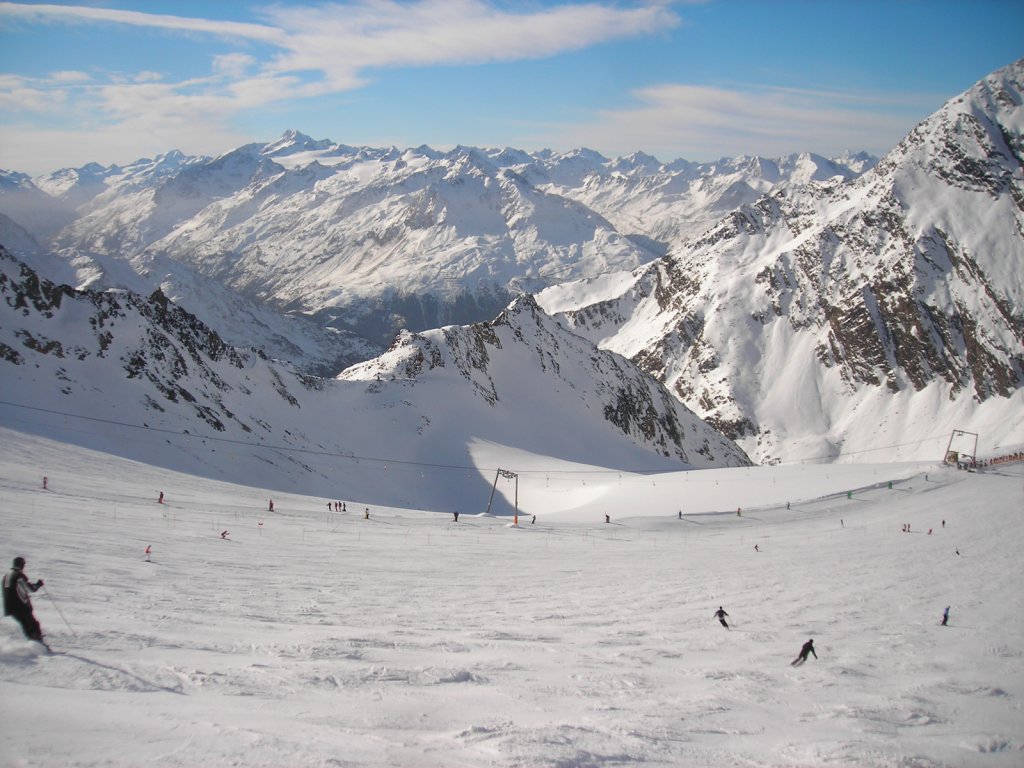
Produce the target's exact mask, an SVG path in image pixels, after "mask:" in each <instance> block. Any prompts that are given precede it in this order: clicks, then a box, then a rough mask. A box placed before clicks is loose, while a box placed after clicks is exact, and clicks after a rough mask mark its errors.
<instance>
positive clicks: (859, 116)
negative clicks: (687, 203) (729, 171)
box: [544, 84, 942, 160]
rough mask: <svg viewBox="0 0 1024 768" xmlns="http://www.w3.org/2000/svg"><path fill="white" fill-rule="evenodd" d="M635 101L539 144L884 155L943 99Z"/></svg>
mask: <svg viewBox="0 0 1024 768" xmlns="http://www.w3.org/2000/svg"><path fill="white" fill-rule="evenodd" d="M634 97H635V98H636V100H637V104H636V105H634V106H629V107H625V108H622V109H619V110H605V111H602V112H601V113H599V114H598V115H597V116H596V117H595V119H594V120H593V121H592V122H588V123H582V124H573V125H563V126H559V127H557V128H556V129H554V130H553V131H551V132H550V133H549V135H548V136H546V137H545V138H544V141H546V142H547V143H550V144H552V145H554V146H564V145H566V142H567V141H568V142H569V143H570V145H576V144H578V143H583V144H585V145H586V146H590V147H594V148H596V149H599V150H601V151H603V152H607V153H611V154H628V153H629V152H633V151H635V150H638V149H642V150H644V151H646V152H650V153H652V154H655V155H657V156H658V157H660V158H661V159H662V160H672V159H675V158H676V157H684V158H686V159H690V160H705V159H714V158H718V157H723V156H734V155H737V154H740V153H741V152H742V153H747V154H759V155H766V156H781V155H786V154H789V153H792V152H801V151H814V152H821V153H825V154H829V153H838V152H841V151H842V150H845V149H854V150H860V149H867V150H869V151H872V152H876V153H883V152H885V151H887V150H888V149H891V148H892V147H893V146H894V145H895V144H896V143H897V142H898V141H899V140H900V139H901V138H902V137H903V136H904V135H905V134H906V133H907V132H908V131H909V130H910V129H911V128H912V127H913V126H914V124H915V123H916V122H918V121H919V120H920V119H922V118H923V117H925V116H927V114H928V113H930V112H931V110H932V109H933V108H935V107H937V106H938V105H940V104H941V103H942V99H941V98H936V100H935V101H934V102H929V103H927V104H926V103H925V102H924V101H922V99H921V97H915V98H913V99H911V98H909V97H908V98H906V99H902V100H898V99H894V97H893V96H892V95H891V94H887V95H873V94H865V93H849V94H845V93H827V92H815V91H800V90H794V89H783V88H773V87H767V86H764V87H760V88H756V87H744V88H735V89H728V88H720V87H710V86H700V85H681V84H665V85H657V86H652V87H649V88H644V89H640V90H638V91H636V92H635V93H634ZM895 105H899V108H895ZM570 137H571V138H570Z"/></svg>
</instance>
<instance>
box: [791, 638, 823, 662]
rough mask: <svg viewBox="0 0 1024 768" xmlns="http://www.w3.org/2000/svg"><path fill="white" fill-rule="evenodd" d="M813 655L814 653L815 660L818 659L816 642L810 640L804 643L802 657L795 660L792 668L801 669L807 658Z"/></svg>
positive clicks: (801, 650)
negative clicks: (815, 649)
mask: <svg viewBox="0 0 1024 768" xmlns="http://www.w3.org/2000/svg"><path fill="white" fill-rule="evenodd" d="M811 653H814V658H818V654H817V653H815V651H814V640H808V641H807V642H806V643H804V645H803V647H802V648H801V649H800V655H799V656H797V657H796V658H795V659H793V661H792V662H791V664H790V666H793V667H799V666H800V665H801V664H803V663H804V662H805V661H807V656H808V654H811Z"/></svg>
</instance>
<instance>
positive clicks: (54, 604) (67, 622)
mask: <svg viewBox="0 0 1024 768" xmlns="http://www.w3.org/2000/svg"><path fill="white" fill-rule="evenodd" d="M43 594H44V595H46V596H47V597H48V598H50V602H51V603H53V607H54V608H56V609H57V613H58V614H60V617H61V618H62V619H64V623H65V624H67V625H68V629H70V630H71V634H72V635H74V636H75V637H78V633H77V632H75V630H74V629H73V628H72V627H71V623H70V622H69V621H68V620H67V618H65V616H64V611H62V610H61V609H60V606H59V605H57V601H56V600H54V599H53V595H51V594H50V590H48V589H47V588H46V585H45V584H43Z"/></svg>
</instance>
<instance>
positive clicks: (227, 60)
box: [213, 53, 256, 77]
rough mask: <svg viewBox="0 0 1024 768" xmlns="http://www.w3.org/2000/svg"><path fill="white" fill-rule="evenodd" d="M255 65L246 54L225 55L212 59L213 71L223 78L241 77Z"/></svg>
mask: <svg viewBox="0 0 1024 768" xmlns="http://www.w3.org/2000/svg"><path fill="white" fill-rule="evenodd" d="M255 64H256V59H255V58H254V57H252V56H250V55H249V54H247V53H225V54H221V55H219V56H214V57H213V71H214V72H215V73H217V74H218V75H223V76H224V77H241V76H242V75H244V74H245V73H246V72H248V71H249V70H250V69H252V67H253V66H255Z"/></svg>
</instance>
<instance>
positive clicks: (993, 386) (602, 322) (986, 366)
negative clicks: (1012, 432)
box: [540, 61, 1024, 461]
mask: <svg viewBox="0 0 1024 768" xmlns="http://www.w3.org/2000/svg"><path fill="white" fill-rule="evenodd" d="M1022 101H1024V61H1020V62H1017V63H1015V64H1014V65H1012V66H1010V67H1007V68H1006V69H1004V70H1001V71H999V72H997V73H995V74H993V75H991V76H990V77H988V78H986V79H985V80H983V81H981V82H980V83H978V84H977V85H976V86H975V87H973V88H971V89H970V90H968V91H967V92H965V93H964V94H962V95H960V96H959V97H957V98H955V99H953V100H951V101H950V102H949V103H948V104H946V105H945V106H944V107H943V108H942V109H940V110H939V111H938V112H937V113H935V114H934V115H932V116H931V117H930V118H929V119H927V120H925V121H924V122H922V123H921V124H920V125H918V126H917V127H916V128H915V129H914V130H913V131H912V132H911V133H910V134H909V135H908V136H907V137H906V138H905V139H904V140H903V141H902V142H901V143H900V144H899V145H898V146H897V147H896V148H895V149H894V150H893V151H892V152H890V153H889V154H888V155H887V156H886V157H885V158H883V159H882V160H881V161H880V162H879V163H878V164H877V166H876V167H874V168H873V169H872V170H870V171H869V172H867V173H865V174H864V175H862V176H861V177H859V178H857V179H854V180H852V181H850V182H842V183H841V182H840V181H839V180H838V179H835V180H832V181H829V182H826V183H823V184H818V185H809V186H804V187H790V188H788V189H780V190H775V191H773V192H770V193H768V194H766V195H764V196H762V197H760V198H759V199H757V200H756V201H755V202H753V203H745V204H743V205H741V206H739V207H738V208H737V209H736V210H734V211H732V212H730V213H728V214H727V215H726V216H724V217H723V218H722V219H721V220H720V221H719V222H718V223H717V224H716V225H715V226H713V227H711V228H710V229H708V230H707V231H706V232H705V233H703V234H702V235H700V236H698V237H691V238H689V239H687V240H686V241H684V242H682V243H680V244H679V245H678V246H677V247H675V248H674V249H673V251H672V252H671V254H669V255H668V256H667V257H666V258H664V259H662V260H660V261H658V262H656V263H654V264H651V265H649V266H647V267H644V268H642V269H640V270H637V271H635V272H634V274H633V275H632V276H631V278H630V279H629V280H627V281H625V282H624V283H619V284H618V285H613V286H600V285H588V284H585V283H580V284H576V285H575V286H570V285H566V286H559V287H556V288H552V289H550V290H549V291H548V292H546V293H544V294H542V295H541V296H540V303H541V305H542V306H543V307H545V309H547V310H548V311H551V312H555V313H561V316H562V317H563V319H564V320H565V321H566V322H567V323H569V324H570V325H571V327H573V328H574V329H575V330H576V331H577V332H580V333H583V334H585V335H587V336H588V337H589V338H591V339H592V340H594V341H596V342H598V343H600V344H601V345H602V346H603V347H606V348H609V349H614V350H616V351H619V352H621V353H622V354H624V355H627V356H628V357H630V358H631V359H633V360H634V361H635V362H637V363H638V364H639V365H640V366H641V367H642V368H644V369H645V370H647V371H649V372H651V373H652V374H654V375H655V376H657V377H658V378H659V379H661V380H662V381H664V382H665V383H666V384H667V385H668V386H670V387H671V388H672V389H673V391H674V392H675V393H676V394H677V396H678V397H679V398H680V399H681V400H682V401H683V402H685V403H687V404H689V405H690V406H691V407H692V408H693V409H694V410H695V411H696V412H697V413H698V414H700V415H702V416H704V417H705V418H706V419H707V420H708V421H709V422H711V423H712V424H715V425H716V426H718V427H720V428H721V429H722V430H723V431H724V432H725V433H726V434H728V435H730V436H732V437H734V438H736V439H737V440H738V441H739V442H740V444H741V445H743V446H744V447H745V448H746V449H747V450H748V452H749V453H750V454H751V455H752V456H753V457H754V458H755V460H760V461H772V460H790V459H793V458H800V457H802V456H806V457H819V456H836V455H840V454H845V455H853V454H856V453H858V452H867V451H869V450H871V449H872V447H877V446H883V445H885V446H898V445H901V444H904V443H907V442H908V441H909V442H914V441H915V440H917V439H919V438H921V437H922V436H923V435H928V436H934V435H941V434H942V432H943V431H945V433H946V434H947V435H948V434H949V432H948V431H947V430H948V429H949V428H956V427H957V426H960V427H965V428H969V425H971V424H975V425H978V428H979V429H987V430H988V434H989V435H990V436H991V435H993V434H999V433H1000V432H1001V431H1005V426H1006V422H1005V420H1004V417H1003V416H1002V409H1003V408H1004V407H1005V404H1010V405H1011V406H1013V407H1017V408H1019V403H1020V393H1021V388H1022V384H1024V279H1022V270H1021V263H1022V261H1021V260H1022V257H1024V173H1022V168H1024V141H1022V138H1021V136H1022V128H1024V107H1022ZM914 395H918V397H914ZM908 420H909V421H908ZM1014 421H1015V422H1016V424H1017V425H1018V426H1019V423H1020V421H1019V411H1018V417H1017V418H1016V419H1014V420H1011V422H1010V423H1011V424H1012V423H1014ZM926 430H927V431H926ZM937 455H938V456H939V457H940V458H941V455H942V454H941V451H939V452H938V453H937Z"/></svg>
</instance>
